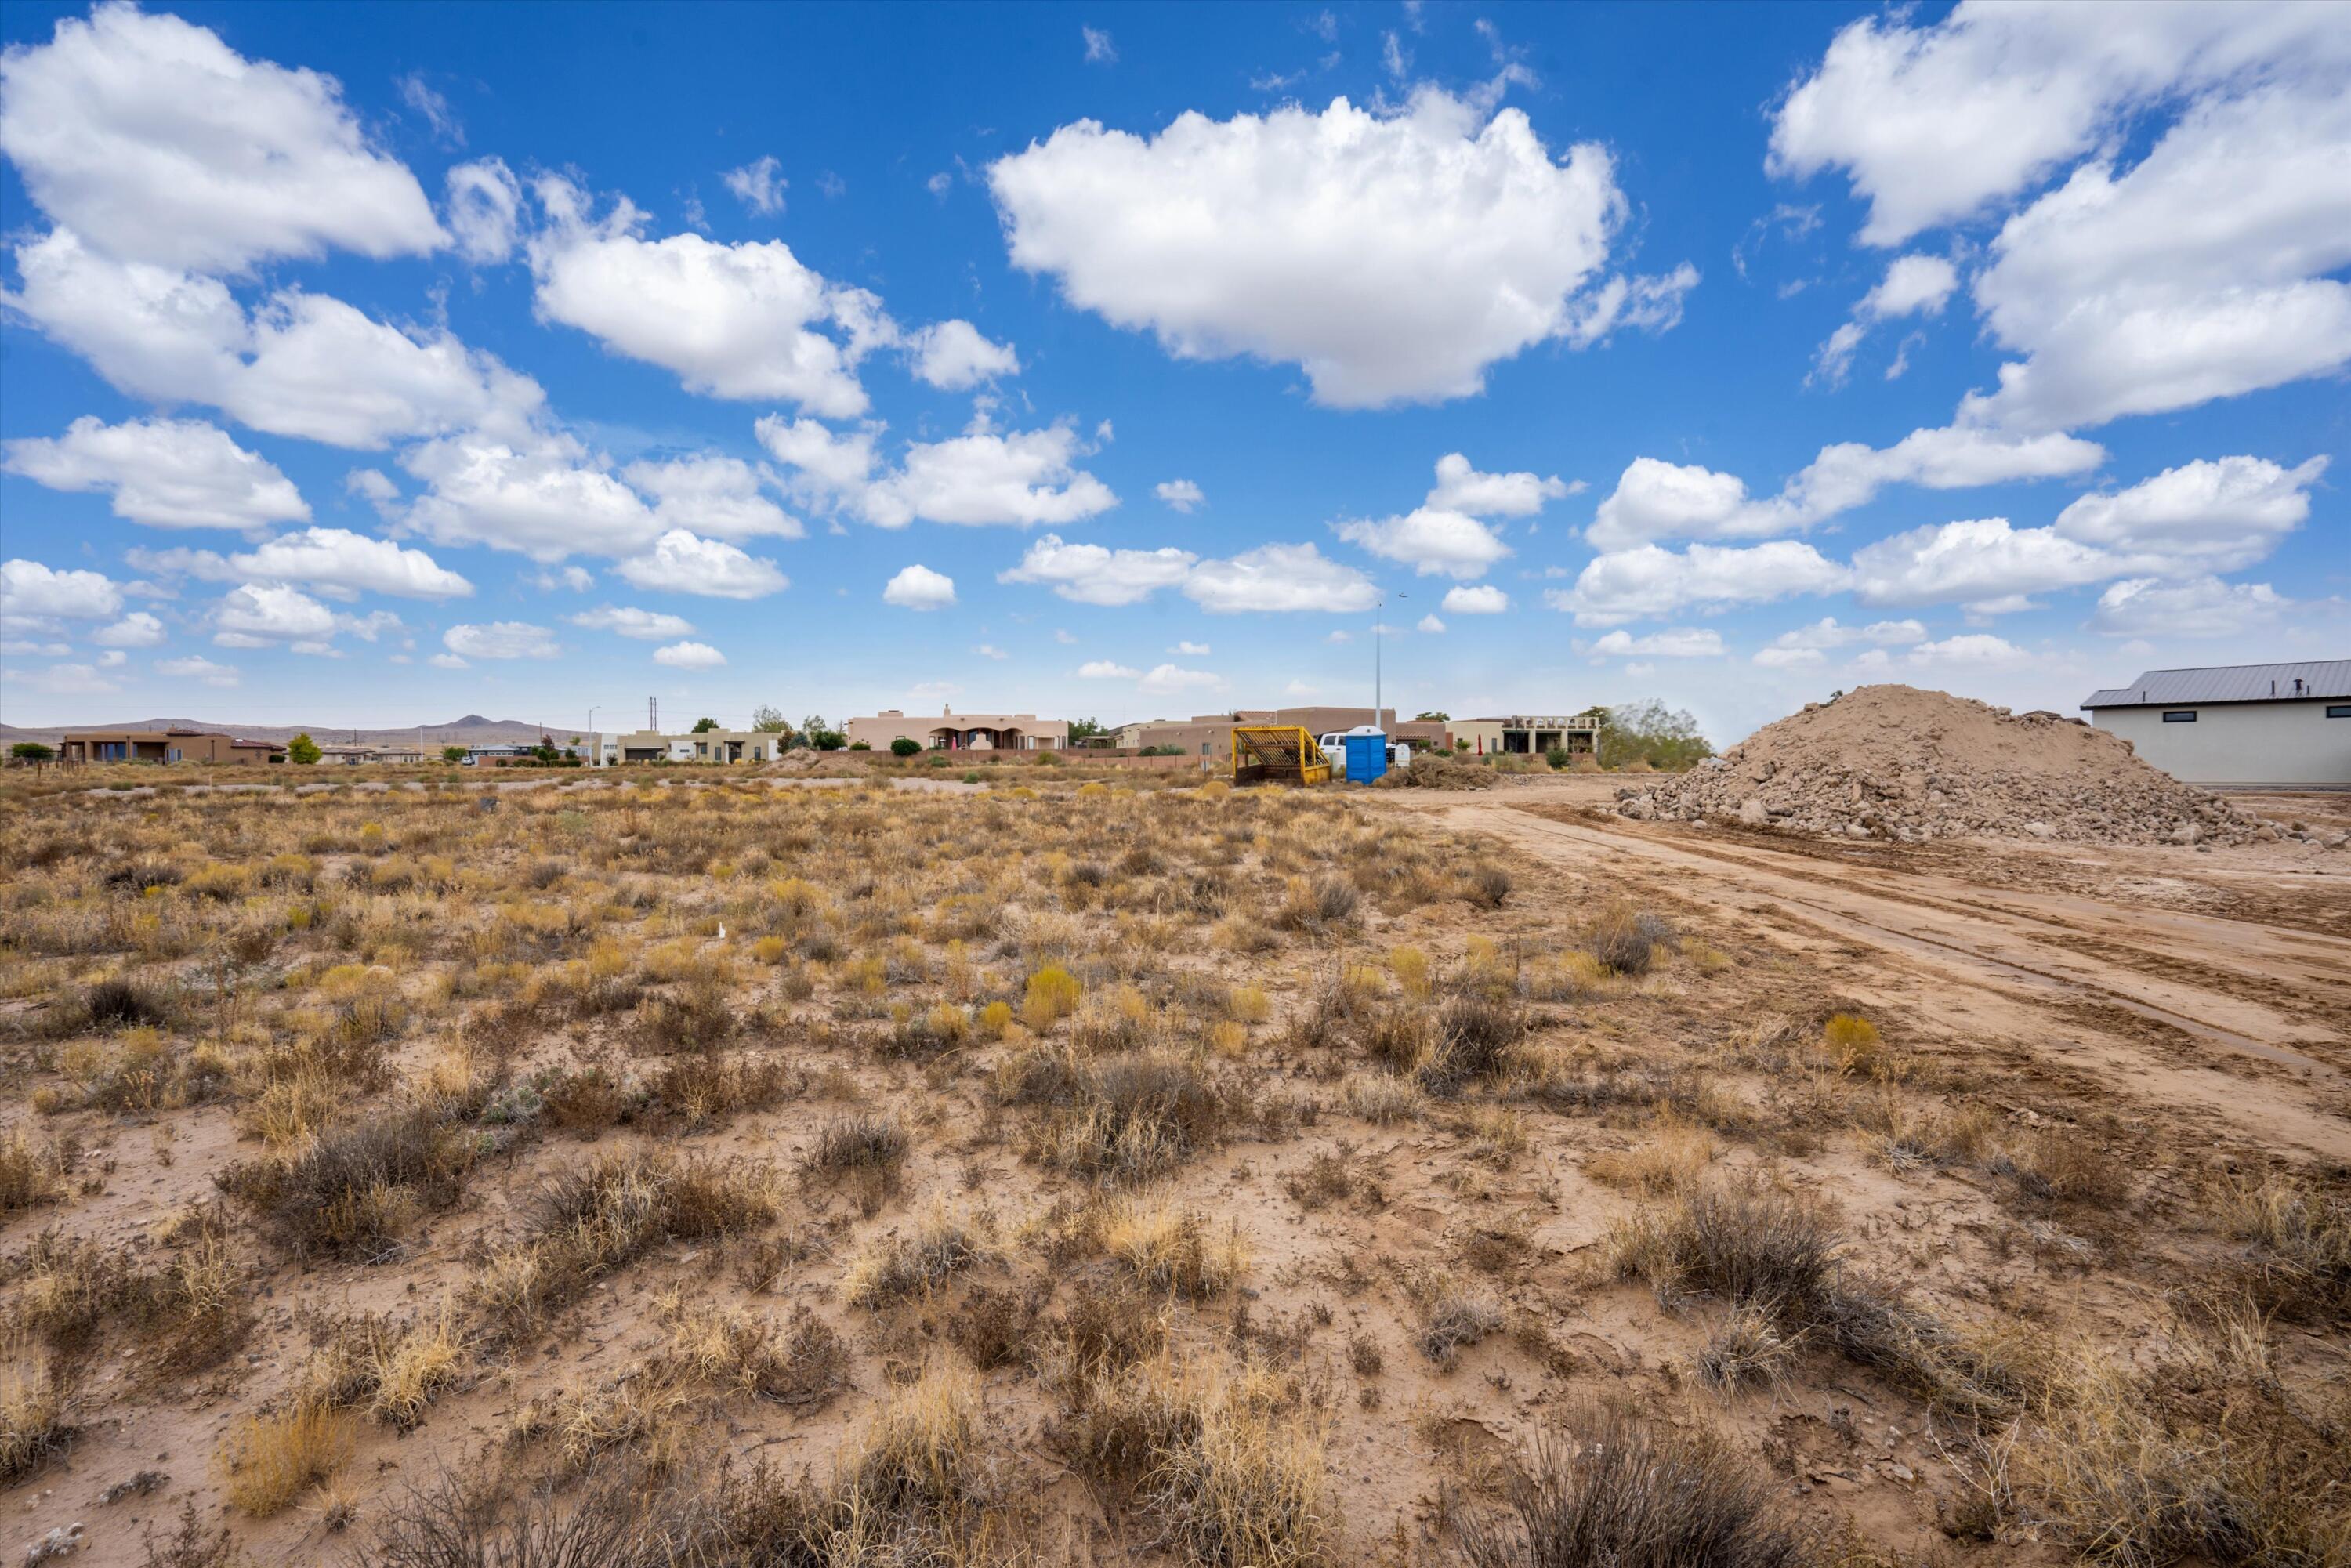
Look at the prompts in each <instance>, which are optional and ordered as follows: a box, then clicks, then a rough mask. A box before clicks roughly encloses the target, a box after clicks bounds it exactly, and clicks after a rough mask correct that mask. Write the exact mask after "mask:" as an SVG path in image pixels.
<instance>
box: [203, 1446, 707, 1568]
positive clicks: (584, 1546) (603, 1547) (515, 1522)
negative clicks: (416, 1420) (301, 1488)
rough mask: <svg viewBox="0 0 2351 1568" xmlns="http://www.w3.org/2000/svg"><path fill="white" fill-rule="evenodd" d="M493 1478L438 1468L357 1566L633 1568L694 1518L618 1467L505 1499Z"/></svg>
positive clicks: (398, 1505) (660, 1554) (384, 1521)
mask: <svg viewBox="0 0 2351 1568" xmlns="http://www.w3.org/2000/svg"><path fill="white" fill-rule="evenodd" d="M493 1484H494V1483H493V1481H492V1480H491V1479H490V1478H488V1477H486V1476H482V1475H477V1474H465V1475H460V1474H458V1473H455V1472H449V1471H444V1473H443V1474H442V1475H441V1476H440V1477H439V1478H438V1479H435V1480H434V1482H432V1483H431V1484H430V1485H428V1486H424V1487H419V1488H413V1489H412V1490H409V1491H408V1492H407V1493H406V1495H404V1496H403V1497H402V1498H401V1499H400V1500H398V1501H396V1502H394V1503H393V1504H392V1506H390V1507H388V1508H386V1509H385V1510H384V1511H383V1512H382V1514H381V1518H380V1520H379V1521H378V1523H377V1525H376V1527H375V1534H374V1538H373V1539H372V1540H371V1542H369V1543H368V1544H367V1545H366V1546H365V1547H363V1548H362V1549H361V1550H360V1552H359V1553H358V1554H357V1556H356V1557H355V1559H354V1560H353V1561H354V1564H355V1568H640V1565H644V1564H653V1563H674V1562H675V1561H676V1557H675V1551H676V1543H677V1542H679V1541H680V1540H682V1539H685V1538H687V1537H688V1536H689V1534H690V1533H691V1532H692V1531H693V1530H694V1527H695V1523H696V1522H697V1521H695V1518H694V1516H693V1513H692V1512H691V1511H689V1510H688V1509H687V1508H686V1507H685V1506H684V1504H683V1501H682V1500H680V1499H678V1498H676V1497H675V1496H674V1495H672V1493H671V1492H669V1491H668V1490H665V1489H664V1488H663V1487H661V1486H660V1485H658V1484H657V1483H654V1482H653V1481H652V1480H651V1479H650V1478H647V1477H644V1476H643V1475H640V1474H636V1473H632V1472H631V1471H629V1470H626V1469H612V1470H611V1472H610V1473H609V1474H607V1473H599V1472H597V1471H594V1470H591V1471H590V1474H589V1475H588V1476H587V1477H586V1478H585V1479H583V1480H582V1482H581V1484H580V1485H579V1486H578V1487H576V1488H572V1489H569V1490H567V1491H565V1492H561V1493H558V1492H555V1491H553V1490H539V1489H533V1490H531V1491H529V1492H528V1493H527V1494H526V1495H525V1496H524V1497H523V1498H522V1499H521V1500H519V1501H518V1502H517V1503H515V1504H512V1505H509V1504H507V1501H506V1500H504V1499H503V1498H501V1497H500V1496H499V1495H498V1494H497V1493H496V1491H495V1490H491V1488H492V1486H493ZM169 1568H181V1565H180V1564H179V1563H171V1564H169ZM187 1568H198V1564H197V1563H194V1562H191V1563H188V1564H187ZM202 1568H214V1565H213V1564H212V1563H204V1564H203V1565H202ZM220 1568H227V1565H226V1564H225V1563H223V1564H221V1565H220Z"/></svg>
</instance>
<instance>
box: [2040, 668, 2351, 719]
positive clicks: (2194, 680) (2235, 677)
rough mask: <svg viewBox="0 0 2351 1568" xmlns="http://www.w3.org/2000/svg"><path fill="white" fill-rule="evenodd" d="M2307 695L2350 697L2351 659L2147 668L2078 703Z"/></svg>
mask: <svg viewBox="0 0 2351 1568" xmlns="http://www.w3.org/2000/svg"><path fill="white" fill-rule="evenodd" d="M2296 683H2300V684H2299V685H2297V684H2296ZM2312 697H2351V659H2304V660H2299V661H2297V662H2295V663H2294V664H2221V665H2218V666H2216V667H2214V668H2211V669H2205V670H2149V671H2147V673H2146V674H2142V675H2140V676H2139V678H2138V679H2137V680H2136V681H2133V682H2132V683H2131V684H2130V685H2126V686H2115V687H2111V688H2109V689H2107V690H2105V691H2102V692H2092V693H2091V694H2090V697H2089V700H2088V701H2087V702H2085V703H2084V704H2083V705H2082V706H2084V707H2085V708H2101V707H2158V706H2163V705H2164V704H2167V703H2265V702H2306V701H2308V700H2309V699H2311V698H2312Z"/></svg>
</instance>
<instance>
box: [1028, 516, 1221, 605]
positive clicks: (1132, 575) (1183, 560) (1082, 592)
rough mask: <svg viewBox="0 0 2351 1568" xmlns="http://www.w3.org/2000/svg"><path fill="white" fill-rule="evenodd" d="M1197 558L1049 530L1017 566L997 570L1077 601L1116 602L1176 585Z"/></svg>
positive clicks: (1130, 600)
mask: <svg viewBox="0 0 2351 1568" xmlns="http://www.w3.org/2000/svg"><path fill="white" fill-rule="evenodd" d="M1198 559H1200V558H1199V557H1198V556H1196V555H1194V554H1193V553H1192V552H1191V551H1190V550H1184V549H1175V548H1174V547H1173V546H1166V547H1163V548H1161V549H1148V550H1145V549H1109V548H1107V547H1105V546H1102V545H1092V544H1070V543H1067V542H1065V541H1064V540H1063V539H1062V538H1061V536H1060V535H1058V534H1047V535H1046V536H1045V537H1044V538H1040V539H1039V540H1037V541H1036V543H1034V544H1032V545H1030V546H1029V549H1028V551H1027V553H1026V554H1024V555H1023V556H1021V558H1020V564H1019V565H1018V566H1016V567H1013V568H1012V569H1010V570H1007V571H1001V572H998V573H997V576H996V580H997V581H998V582H1028V583H1036V584H1039V585H1040V586H1043V587H1048V588H1050V589H1051V590H1052V591H1054V592H1055V593H1057V594H1059V595H1061V597H1062V598H1063V599H1067V600H1071V601H1074V602H1076V603H1079V604H1101V605H1108V606H1113V607H1115V606H1118V605H1123V604H1135V603H1139V602H1141V601H1144V600H1145V599H1148V598H1150V597H1151V596H1152V595H1153V594H1154V593H1155V592H1157V591H1159V590H1161V589H1163V588H1174V587H1176V586H1177V585H1179V584H1181V583H1182V582H1183V581H1184V580H1186V578H1187V577H1189V576H1190V575H1191V571H1192V567H1193V565H1194V564H1195V563H1196V561H1198Z"/></svg>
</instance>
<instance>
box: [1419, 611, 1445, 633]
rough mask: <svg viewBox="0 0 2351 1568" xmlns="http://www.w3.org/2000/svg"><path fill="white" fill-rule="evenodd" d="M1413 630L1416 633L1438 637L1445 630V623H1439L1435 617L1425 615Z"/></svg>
mask: <svg viewBox="0 0 2351 1568" xmlns="http://www.w3.org/2000/svg"><path fill="white" fill-rule="evenodd" d="M1413 630H1414V631H1416V632H1427V633H1428V634H1429V635H1431V636H1436V635H1437V634H1438V633H1439V632H1443V631H1444V630H1445V622H1442V621H1439V620H1438V619H1437V617H1436V616H1434V615H1424V616H1422V617H1421V618H1420V620H1419V621H1418V622H1416V623H1415V624H1414V627H1413Z"/></svg>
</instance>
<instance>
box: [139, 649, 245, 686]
mask: <svg viewBox="0 0 2351 1568" xmlns="http://www.w3.org/2000/svg"><path fill="white" fill-rule="evenodd" d="M155 673H156V674H159V675H169V676H171V677H172V679H174V680H186V681H202V682H204V685H208V686H224V687H225V686H233V685H236V683H237V671H236V666H235V665H234V664H214V663H213V661H211V660H210V659H207V658H205V657H204V655H202V654H200V653H191V654H189V655H188V656H187V657H186V658H184V659H158V660H156V661H155Z"/></svg>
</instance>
